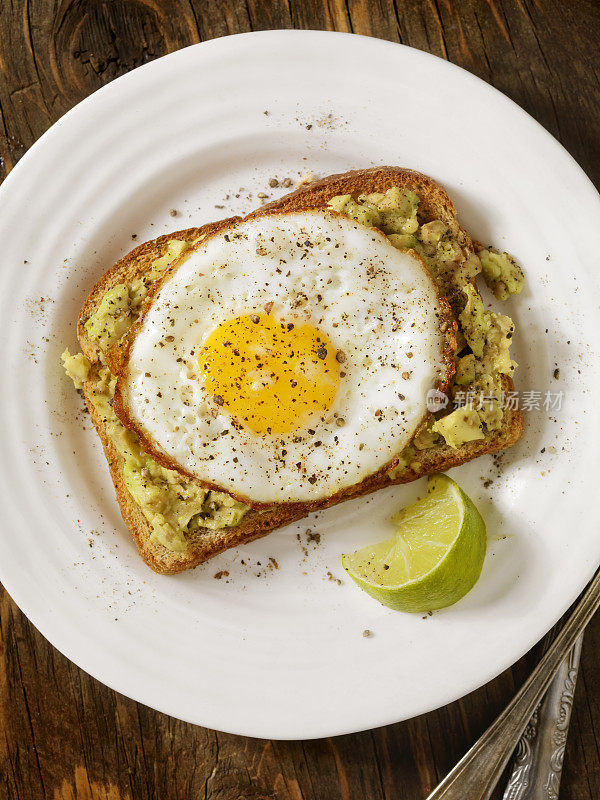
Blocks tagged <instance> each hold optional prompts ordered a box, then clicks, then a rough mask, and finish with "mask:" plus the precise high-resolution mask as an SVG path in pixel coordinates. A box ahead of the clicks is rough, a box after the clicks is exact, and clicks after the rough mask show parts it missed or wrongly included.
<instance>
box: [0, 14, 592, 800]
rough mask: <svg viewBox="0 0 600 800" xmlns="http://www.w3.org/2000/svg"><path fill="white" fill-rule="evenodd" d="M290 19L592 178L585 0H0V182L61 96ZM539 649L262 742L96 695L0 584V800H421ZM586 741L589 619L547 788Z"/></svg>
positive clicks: (575, 783)
mask: <svg viewBox="0 0 600 800" xmlns="http://www.w3.org/2000/svg"><path fill="white" fill-rule="evenodd" d="M290 27H295V28H315V29H328V30H340V31H352V32H354V33H362V34H367V35H370V36H377V37H381V38H384V39H389V40H392V41H395V42H403V43H404V44H409V45H412V46H413V47H417V48H420V49H422V50H427V51H429V52H431V53H434V54H436V55H438V56H441V57H443V58H447V59H449V60H450V61H453V62H454V63H455V64H459V65H460V66H462V67H465V68H466V69H468V70H470V71H471V72H474V73H475V74H476V75H479V76H480V77H481V78H483V79H484V80H486V81H488V82H489V83H491V84H493V85H494V86H496V87H497V88H499V89H501V90H502V91H503V92H505V93H506V94H507V95H508V96H509V97H511V98H512V99H513V100H515V101H516V102H517V103H519V104H520V105H521V106H523V107H524V108H525V109H526V110H527V111H528V112H529V113H530V114H532V115H533V116H534V117H535V118H536V119H538V120H539V121H540V122H541V123H542V125H544V126H545V127H546V128H547V129H548V130H549V131H551V133H553V134H554V135H555V136H557V137H558V139H559V140H560V141H561V142H562V143H563V144H564V146H565V147H566V148H567V150H569V151H570V152H571V153H572V154H573V155H574V156H575V158H576V159H577V160H578V161H579V163H580V164H581V165H582V166H583V168H584V169H585V170H586V171H587V173H588V174H589V175H590V177H591V178H592V180H594V181H595V182H596V185H597V186H599V185H600V50H599V42H600V5H599V3H598V2H597V0H563V1H562V2H561V1H560V0H404V1H403V0H396V2H394V0H212V1H209V2H202V0H29V1H28V0H2V2H1V3H0V178H2V177H4V176H5V175H6V174H7V173H8V172H9V171H10V169H11V168H12V166H13V165H14V164H15V163H16V162H17V161H18V159H19V158H20V157H21V156H22V155H23V153H25V151H26V150H27V148H28V147H30V146H31V145H32V144H33V142H34V141H35V140H36V139H37V138H38V137H39V136H40V135H41V134H42V133H44V131H45V130H46V129H47V128H48V127H49V126H50V125H51V124H52V123H53V122H54V121H55V120H57V119H58V118H59V117H60V116H61V115H62V114H64V113H65V112H66V111H67V110H68V109H69V108H71V107H72V106H73V105H75V103H77V102H79V101H80V100H82V99H83V98H84V97H86V96H87V95H88V94H90V92H93V91H94V90H95V89H97V88H99V87H100V86H102V85H104V84H105V83H107V82H109V81H111V80H112V79H113V78H116V77H117V76H119V75H122V74H123V73H125V72H127V71H128V70H131V69H133V68H134V67H137V66H138V65H140V64H143V63H145V62H147V61H150V60H152V59H154V58H156V57H158V56H160V55H163V54H164V53H168V52H171V51H173V50H177V49H178V48H180V47H184V46H185V45H188V44H191V43H193V42H199V41H203V40H206V39H210V38H213V37H216V36H224V35H227V34H232V33H238V32H242V31H250V30H262V29H269V28H290ZM417 86H418V84H417ZM457 111H458V112H459V113H464V114H470V113H477V109H473V108H468V107H465V108H464V109H458V110H457ZM566 533H567V532H566ZM542 647H543V643H541V644H540V645H538V646H537V647H536V648H534V650H533V651H532V652H530V653H529V654H528V655H527V656H525V657H524V658H523V659H522V660H521V661H520V662H519V663H517V664H516V665H515V666H514V667H513V668H512V669H510V670H508V671H506V672H505V673H503V674H502V675H501V676H500V677H499V678H497V679H496V680H495V681H493V682H492V683H490V684H488V685H487V686H484V687H483V688H481V689H480V690H478V691H476V692H474V693H472V694H470V695H468V696H467V697H465V698H463V699H462V700H460V701H459V702H456V703H453V704H452V705H450V706H447V707H445V708H442V709H440V710H439V711H436V712H434V713H431V714H427V715H425V716H423V717H419V718H417V719H414V720H411V721H409V722H404V723H400V724H397V725H391V726H388V727H386V728H380V729H377V730H374V731H369V732H366V733H361V734H356V735H352V736H343V737H339V738H335V739H326V740H319V741H309V742H283V743H282V742H269V741H261V740H253V739H245V738H241V737H237V736H231V735H226V734H221V733H215V732H214V731H210V730H205V729H202V728H197V727H194V726H192V725H188V724H186V723H183V722H179V721H177V720H174V719H171V718H170V717H167V716H165V715H163V714H159V713H158V712H156V711H152V710H151V709H149V708H146V707H144V706H142V705H139V704H137V703H135V702H132V701H131V700H128V699H126V698H125V697H122V696H121V695H119V694H117V693H115V692H113V691H111V690H109V689H107V688H106V687H104V686H102V685H101V684H100V683H98V682H97V681H95V680H94V679H93V678H91V677H89V676H88V675H86V674H85V673H84V672H82V671H81V670H79V669H78V668H77V667H75V666H74V665H73V664H71V663H70V662H69V661H68V660H67V659H66V658H64V657H63V656H62V655H61V654H60V653H58V652H57V651H56V650H55V649H54V648H53V647H51V646H50V645H49V644H48V642H46V640H45V639H44V638H43V637H42V636H41V635H40V634H39V633H38V632H37V631H36V630H35V628H34V627H33V626H32V625H31V624H30V623H29V622H28V621H27V619H26V618H25V617H24V616H23V614H21V613H20V611H19V610H18V609H17V607H16V606H15V605H14V603H13V602H12V600H11V599H10V597H9V596H8V594H7V593H6V592H4V591H3V590H2V589H1V588H0V800H5V798H10V800H13V798H14V799H15V800H16V799H17V798H18V799H19V800H57V799H58V798H60V800H147V799H149V798H157V800H175V798H181V799H182V800H196V798H201V799H202V800H217V798H218V800H242V798H243V800H259V799H260V800H266V799H267V798H273V799H276V800H338V799H339V800H421V798H424V797H425V796H426V795H427V794H428V792H429V791H430V790H431V789H432V788H433V787H434V786H435V785H436V784H437V782H438V781H439V780H440V779H441V777H442V776H443V775H444V774H445V773H446V772H447V771H448V770H449V769H450V768H451V767H452V766H453V765H454V763H455V762H456V761H457V760H458V759H459V758H460V756H461V755H462V754H463V753H464V752H465V750H466V749H467V748H468V747H469V746H470V745H471V744H472V743H473V742H474V741H475V740H476V739H477V737H478V736H479V735H480V734H481V733H482V732H483V730H484V729H485V727H486V726H487V725H488V724H489V723H490V722H491V721H492V719H493V718H494V717H495V716H496V714H497V713H498V712H499V711H500V710H501V709H502V708H503V707H504V705H505V704H506V702H507V701H508V700H509V699H510V698H511V696H512V695H513V693H514V691H515V689H516V688H517V687H518V686H519V685H520V683H521V682H522V681H523V680H524V678H525V677H526V676H527V674H528V672H529V671H530V669H531V667H532V665H533V664H534V663H535V662H536V660H537V659H538V658H539V655H540V652H541V648H542ZM599 746H600V618H597V619H596V621H595V622H593V623H592V625H591V626H590V629H589V630H588V633H587V635H586V640H585V645H584V650H583V663H582V671H581V675H580V679H579V684H578V687H577V694H576V698H575V708H574V713H573V719H572V723H571V732H570V736H569V742H568V747H567V754H566V761H565V770H564V774H563V783H562V791H561V798H564V799H565V800H598V798H599V797H600V751H599ZM500 796H501V793H498V794H497V797H500ZM465 800H468V798H465Z"/></svg>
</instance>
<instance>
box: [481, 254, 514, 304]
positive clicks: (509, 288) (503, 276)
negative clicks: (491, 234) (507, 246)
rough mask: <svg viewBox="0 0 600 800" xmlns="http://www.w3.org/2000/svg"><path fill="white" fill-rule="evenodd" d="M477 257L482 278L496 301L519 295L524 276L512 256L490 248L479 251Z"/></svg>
mask: <svg viewBox="0 0 600 800" xmlns="http://www.w3.org/2000/svg"><path fill="white" fill-rule="evenodd" d="M478 255H479V260H480V261H481V269H482V272H483V277H484V278H485V281H486V283H487V285H488V286H489V287H490V289H491V290H492V291H493V293H494V294H495V295H496V297H497V298H498V300H506V298H507V297H508V296H509V295H510V294H519V292H520V291H521V289H522V288H523V286H524V285H525V276H524V275H523V270H522V269H521V267H520V266H519V265H518V264H517V262H516V261H515V259H514V258H513V257H512V256H510V255H509V254H508V253H501V252H500V251H499V250H494V249H492V248H489V249H487V250H480V251H479V253H478Z"/></svg>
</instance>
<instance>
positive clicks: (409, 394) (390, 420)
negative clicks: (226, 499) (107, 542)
mask: <svg viewBox="0 0 600 800" xmlns="http://www.w3.org/2000/svg"><path fill="white" fill-rule="evenodd" d="M447 325H448V322H447V306H446V304H445V301H444V300H443V298H440V297H439V294H438V289H437V286H436V284H435V282H434V280H433V278H432V277H431V275H430V274H429V272H428V271H427V268H426V267H425V265H424V263H423V262H422V261H421V260H420V259H419V258H418V256H417V255H416V254H415V253H414V252H413V251H401V250H397V249H396V248H394V247H393V246H392V244H391V243H390V242H389V241H388V240H387V238H386V237H385V236H384V235H383V234H382V233H380V232H379V231H376V230H374V229H370V228H367V227H365V226H363V225H361V224H359V223H357V222H355V221H353V220H350V219H348V218H346V217H343V216H341V215H339V214H335V213H333V212H329V211H324V210H317V211H304V212H291V213H273V214H270V215H261V216H256V217H253V218H249V219H246V220H244V221H241V222H239V223H237V224H234V225H232V226H230V227H228V228H226V229H223V230H221V231H219V232H217V233H216V234H213V235H212V236H210V237H208V238H207V239H206V240H204V241H203V242H201V243H200V244H199V245H197V246H196V247H195V249H193V250H192V251H191V252H189V254H188V255H187V257H185V258H184V259H183V260H182V261H181V262H180V263H179V264H178V265H177V266H176V267H175V269H173V270H172V271H171V272H170V273H168V274H167V275H166V276H165V277H164V278H163V279H162V282H161V284H160V286H159V288H158V290H157V292H156V293H155V295H154V297H153V299H152V301H151V303H150V304H149V305H148V306H147V307H146V309H145V312H144V314H143V317H142V319H141V320H140V322H139V324H138V326H137V329H136V331H135V334H134V335H133V337H132V340H131V341H130V345H129V350H128V356H127V359H126V363H125V366H124V369H123V372H122V373H121V375H120V376H119V380H118V389H117V394H118V396H119V403H118V408H119V409H120V410H119V413H120V414H121V415H124V416H125V417H126V420H125V421H126V424H128V425H129V426H130V427H133V428H134V429H135V430H137V431H138V433H140V434H141V436H142V442H143V444H144V447H145V448H146V449H149V451H150V452H152V453H153V454H154V455H157V456H159V458H160V459H161V460H162V462H163V463H165V461H166V463H168V465H169V466H170V467H172V468H174V469H179V470H180V471H182V472H184V473H185V474H187V475H189V476H191V477H193V478H195V479H197V480H199V481H200V482H203V483H206V484H207V485H211V486H214V487H218V488H220V489H222V490H223V491H226V492H229V493H230V494H232V495H234V496H235V497H238V498H240V499H244V500H246V501H247V502H250V503H251V504H254V505H261V504H266V505H269V504H272V503H282V502H316V501H320V500H323V499H325V498H328V497H330V496H332V495H335V494H337V493H338V492H341V491H343V490H344V489H347V488H348V487H351V486H353V485H355V484H357V483H359V482H361V481H363V480H364V479H365V478H367V477H369V476H371V475H373V473H375V472H377V471H379V470H381V469H382V468H385V467H386V465H388V464H389V463H390V462H392V461H393V459H394V457H395V456H397V455H398V454H399V453H400V451H401V450H402V449H403V448H404V447H405V446H406V445H407V444H409V442H410V441H411V439H412V437H413V436H414V434H415V432H416V431H417V430H418V428H419V426H420V425H421V424H422V422H423V419H424V418H425V416H426V398H427V392H428V390H430V389H433V388H436V387H438V386H439V385H441V384H443V381H444V380H445V377H447V375H446V373H447V370H448V367H447V361H448V359H447V345H448V342H447V333H446V328H447ZM116 407H117V406H116Z"/></svg>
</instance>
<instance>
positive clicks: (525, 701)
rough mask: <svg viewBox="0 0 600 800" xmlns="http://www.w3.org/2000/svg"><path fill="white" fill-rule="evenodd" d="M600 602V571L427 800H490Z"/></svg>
mask: <svg viewBox="0 0 600 800" xmlns="http://www.w3.org/2000/svg"><path fill="white" fill-rule="evenodd" d="M599 606H600V571H599V572H597V573H596V575H595V576H594V579H593V580H592V582H591V583H590V585H589V586H588V588H587V589H586V591H585V592H584V594H583V595H582V597H581V599H580V600H579V602H578V603H577V605H576V607H575V610H574V611H573V613H572V614H571V616H570V617H569V619H568V621H567V622H566V624H565V625H564V627H563V629H562V630H561V632H560V633H559V634H558V636H557V637H556V639H555V640H554V642H553V643H552V644H551V645H550V647H549V648H548V650H547V651H546V653H545V654H544V656H542V658H541V660H540V662H539V664H538V665H537V667H536V668H535V669H534V670H533V672H532V673H531V675H530V676H529V678H528V679H527V681H525V683H524V684H523V686H522V687H521V689H520V690H519V691H518V692H517V694H516V695H515V697H514V698H513V700H512V701H511V702H510V703H509V704H508V706H507V707H506V708H505V710H504V711H503V712H502V714H500V716H499V717H497V718H496V720H495V721H494V722H493V723H492V724H491V725H490V727H489V728H488V729H487V731H486V732H485V733H484V734H483V735H482V736H481V737H480V738H479V739H478V741H477V742H475V744H474V745H473V747H472V748H471V749H470V750H469V751H468V752H467V753H466V755H465V756H463V758H462V759H461V760H460V761H459V762H458V764H457V765H456V766H455V767H454V769H453V770H452V771H451V772H449V773H448V775H446V777H445V778H444V780H443V781H442V782H441V783H440V784H439V786H438V787H437V788H436V789H434V790H433V792H432V793H431V794H430V795H429V797H428V798H427V800H489V797H490V795H491V793H492V791H493V790H494V787H495V785H496V783H497V782H498V779H499V777H500V775H501V774H502V771H503V769H504V767H505V766H506V765H507V763H508V760H509V758H510V756H511V753H512V752H513V750H514V748H515V745H516V743H517V742H518V740H519V738H520V737H521V734H522V733H523V731H524V730H525V727H526V725H527V723H528V722H529V720H530V719H531V716H532V714H533V712H534V711H535V709H536V707H537V706H538V704H539V702H540V700H541V699H542V697H543V695H544V693H545V692H546V690H547V688H548V686H549V685H550V683H551V682H552V679H553V677H554V675H555V673H556V671H557V670H558V668H559V667H560V665H561V662H562V661H563V659H564V657H565V656H566V655H567V653H568V652H569V650H571V648H572V647H573V645H574V644H575V642H576V640H577V638H578V636H579V634H580V633H581V632H582V631H583V629H584V628H585V626H586V625H587V624H588V622H589V621H590V619H591V618H592V616H593V615H594V613H595V612H596V610H597V609H598V607H599Z"/></svg>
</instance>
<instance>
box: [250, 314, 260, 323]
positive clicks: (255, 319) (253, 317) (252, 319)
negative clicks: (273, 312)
mask: <svg viewBox="0 0 600 800" xmlns="http://www.w3.org/2000/svg"><path fill="white" fill-rule="evenodd" d="M250 322H253V323H254V324H255V325H258V323H259V322H260V317H259V316H258V314H252V315H251V316H250Z"/></svg>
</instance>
